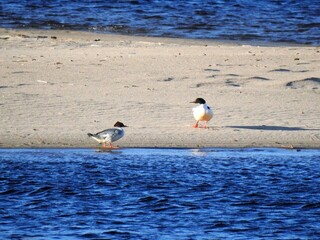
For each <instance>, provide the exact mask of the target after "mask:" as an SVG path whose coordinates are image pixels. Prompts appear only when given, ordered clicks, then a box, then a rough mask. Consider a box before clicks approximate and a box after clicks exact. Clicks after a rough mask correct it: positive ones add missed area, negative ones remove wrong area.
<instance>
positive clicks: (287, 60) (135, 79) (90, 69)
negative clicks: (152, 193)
mask: <svg viewBox="0 0 320 240" xmlns="http://www.w3.org/2000/svg"><path fill="white" fill-rule="evenodd" d="M0 73H1V75H0V77H1V83H0V96H1V101H0V116H1V120H0V123H1V131H0V147H2V148H3V147H95V146H98V145H97V143H96V142H95V141H93V140H92V139H90V138H88V137H87V133H88V132H97V131H100V130H103V129H106V128H109V127H112V126H113V124H114V123H115V122H116V121H118V120H119V121H122V122H124V123H125V124H127V125H129V128H127V129H126V136H125V137H124V138H123V139H121V140H119V141H118V142H117V145H119V146H121V147H290V146H293V147H297V148H300V147H301V148H302V147H305V148H320V120H319V119H320V107H319V106H320V95H319V94H320V48H319V47H312V46H250V45H241V44H231V43H230V44H228V43H220V42H213V41H195V40H183V39H164V38H144V37H132V36H116V35H107V34H93V33H83V32H70V31H38V30H28V31H20V30H19V31H18V30H6V29H0ZM196 97H202V98H204V99H206V100H207V102H208V104H209V106H211V107H212V108H213V109H214V118H213V119H212V120H211V121H210V122H209V129H194V128H192V125H193V124H194V123H195V120H194V119H193V116H192V110H191V109H192V107H194V105H193V104H191V103H189V102H190V101H193V100H194V99H195V98H196Z"/></svg>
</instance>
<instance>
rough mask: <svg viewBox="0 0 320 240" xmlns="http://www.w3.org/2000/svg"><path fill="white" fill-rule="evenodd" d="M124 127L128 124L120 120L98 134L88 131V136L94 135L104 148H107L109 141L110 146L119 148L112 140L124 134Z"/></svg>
mask: <svg viewBox="0 0 320 240" xmlns="http://www.w3.org/2000/svg"><path fill="white" fill-rule="evenodd" d="M123 127H127V126H126V125H124V124H123V123H122V122H119V121H118V122H116V123H115V124H114V128H109V129H106V130H103V131H101V132H98V133H96V134H92V133H88V136H89V137H92V138H93V139H94V140H96V141H97V142H98V143H101V144H102V148H106V147H107V146H106V144H107V143H108V144H109V147H110V148H117V147H115V146H113V145H112V142H115V141H117V140H119V139H120V138H122V137H123V136H124V129H123Z"/></svg>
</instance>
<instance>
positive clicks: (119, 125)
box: [113, 121, 128, 127]
mask: <svg viewBox="0 0 320 240" xmlns="http://www.w3.org/2000/svg"><path fill="white" fill-rule="evenodd" d="M113 126H114V127H128V126H126V125H124V124H123V123H122V122H119V121H117V122H116V123H115V124H114V125H113Z"/></svg>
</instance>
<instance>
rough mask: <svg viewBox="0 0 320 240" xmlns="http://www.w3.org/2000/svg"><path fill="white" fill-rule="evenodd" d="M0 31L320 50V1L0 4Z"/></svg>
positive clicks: (34, 0) (17, 0)
mask: <svg viewBox="0 0 320 240" xmlns="http://www.w3.org/2000/svg"><path fill="white" fill-rule="evenodd" d="M0 27H8V28H41V29H73V30H85V31H96V32H104V33H120V34H128V35H143V36H166V37H179V38H197V39H203V38H205V39H219V40H237V41H239V40H240V41H260V42H292V43H302V44H313V45H320V1H319V0H259V1H252V0H233V1H230V0H191V1H181V0H178V1H176V0H161V1H160V0H131V1H129V0H109V1H103V0H95V1H86V0H73V1H70V0H54V1H53V0H51V1H42V0H0Z"/></svg>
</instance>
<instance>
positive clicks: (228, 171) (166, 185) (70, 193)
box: [0, 13, 320, 239]
mask: <svg viewBox="0 0 320 240" xmlns="http://www.w3.org/2000/svg"><path fill="white" fill-rule="evenodd" d="M203 14H204V13H203ZM199 153H202V154H199ZM319 159H320V152H319V151H318V150H302V151H299V152H297V151H294V150H290V151H288V150H277V149H247V150H244V149H197V150H189V149H180V150H178V149H123V150H122V151H121V152H120V151H119V152H118V154H109V153H96V152H94V151H93V150H86V149H72V150H71V149H70V150H61V149H57V150H54V149H39V150H37V149H8V150H6V149H2V150H0V176H1V178H0V196H1V198H0V238H2V239H10V238H17V239H27V238H36V239H44V238H46V239H50V238H55V239H65V238H67V239H79V238H88V239H110V238H112V239H131V238H134V239H172V238H174V239H206V238H210V239H211V238H214V239H215V238H222V239H225V238H227V239H256V238H277V239H280V238H281V239H283V238H285V239H301V238H302V239H315V238H316V236H318V235H319V234H320V231H319V229H320V224H319V222H320V221H319V209H320V202H319V199H320V177H319Z"/></svg>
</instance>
